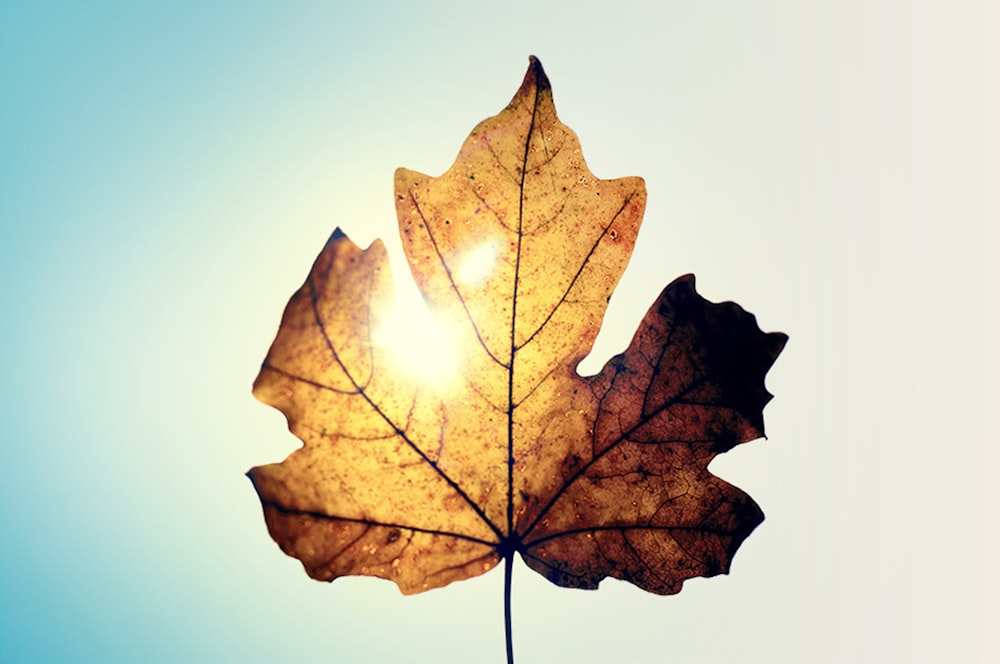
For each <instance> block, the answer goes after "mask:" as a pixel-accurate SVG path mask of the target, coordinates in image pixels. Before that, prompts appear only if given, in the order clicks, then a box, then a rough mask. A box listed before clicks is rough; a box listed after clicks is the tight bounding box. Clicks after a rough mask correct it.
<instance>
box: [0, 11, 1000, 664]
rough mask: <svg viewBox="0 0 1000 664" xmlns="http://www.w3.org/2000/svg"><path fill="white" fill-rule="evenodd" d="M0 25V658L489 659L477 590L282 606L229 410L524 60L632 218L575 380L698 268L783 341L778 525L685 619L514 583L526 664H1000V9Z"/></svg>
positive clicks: (489, 610) (270, 430) (689, 592)
mask: <svg viewBox="0 0 1000 664" xmlns="http://www.w3.org/2000/svg"><path fill="white" fill-rule="evenodd" d="M998 7H1000V6H998V5H997V4H996V3H990V2H984V3H975V2H956V3H948V2H939V3H930V2H878V1H876V2H863V3H861V2H816V3H795V2H758V3H752V4H751V3H688V2H661V3H652V2H650V3H625V2H622V3H614V4H612V3H600V4H597V3H595V4H589V3H568V2H567V3H539V4H534V5H528V4H522V5H517V4H512V5H506V4H501V3H466V4H458V3H427V4H418V3H395V4H380V3H364V4H362V3H356V4H351V3H326V4H324V3H287V4H284V3H283V4H277V3H238V2H202V3H195V2H190V3H180V2H157V1H152V0H151V1H146V2H138V3H124V2H123V3H109V2H86V3H83V2H58V3H53V2H11V1H9V0H0V229H2V230H0V317H2V327H0V348H2V349H3V361H2V364H3V370H2V371H0V427H2V428H0V469H2V470H0V520H2V523H0V660H3V661H11V662H18V661H26V662H27V661H95V662H115V661H123V662H132V661H144V662H160V661H164V662H168V661H169V662H173V661H233V662H237V661H239V662H242V661H248V662H256V661H260V662H267V661H290V662H301V661H342V662H348V661H357V662H371V661H427V662H438V661H487V662H498V661H501V660H502V657H503V629H502V611H501V609H502V598H501V586H502V574H499V573H491V574H488V575H485V576H482V577H479V578H476V579H473V580H470V581H466V582H462V583H458V584H454V585H452V586H449V587H447V588H445V589H442V590H436V591H433V592H429V593H426V594H423V595H418V596H413V597H405V598H404V597H402V596H401V595H400V594H399V593H398V591H397V590H396V588H395V586H393V585H392V584H389V583H387V582H383V581H379V580H375V579H367V578H351V579H342V580H338V581H337V582H336V583H334V584H332V585H326V584H320V583H316V582H314V581H311V580H309V579H308V578H307V577H306V576H305V574H304V573H303V572H302V571H301V567H300V565H299V564H298V562H297V561H295V560H292V559H290V558H287V557H285V556H284V555H283V554H281V552H280V551H279V550H278V549H277V547H276V546H275V545H274V544H273V543H272V542H271V540H270V538H269V537H268V535H267V532H266V529H265V527H264V524H263V519H262V518H261V514H260V508H259V505H258V502H257V499H256V497H255V494H254V492H253V490H252V488H251V486H250V483H249V482H248V481H247V480H246V479H245V478H244V476H243V473H244V472H245V471H246V470H247V469H248V468H249V467H251V466H253V465H256V464H260V463H264V462H269V461H274V460H278V459H281V458H283V457H284V456H285V454H287V452H289V451H290V450H291V449H293V448H294V447H295V445H296V443H295V441H294V439H293V438H292V437H291V436H290V434H288V432H287V430H286V428H285V424H284V421H283V418H282V416H281V415H280V414H279V413H277V412H276V411H273V410H272V409H269V408H267V407H265V406H263V405H261V404H259V403H257V402H255V401H254V400H253V399H252V397H251V396H250V391H249V390H250V384H251V382H252V381H253V378H254V377H255V375H256V373H257V369H258V367H259V362H260V360H261V358H262V357H263V355H264V353H265V352H266V349H267V347H268V345H269V344H270V341H271V339H272V337H273V334H274V332H275V330H276V327H277V324H278V320H279V317H280V314H281V311H282V309H283V307H284V304H285V302H286V300H287V298H288V296H289V295H290V294H291V293H292V291H293V290H294V289H295V288H296V287H297V286H298V285H299V284H300V283H301V281H302V279H303V278H304V276H305V274H306V272H307V271H308V268H309V266H310V264H311V262H312V260H313V258H314V257H315V255H316V253H317V252H318V251H319V250H320V248H321V247H322V246H323V242H324V241H325V240H326V238H327V236H328V235H329V233H330V232H331V230H332V229H333V228H334V227H335V226H338V225H339V226H341V227H343V228H344V229H345V231H346V232H347V233H348V234H349V235H350V236H351V237H352V238H353V239H354V240H355V241H356V242H358V243H359V244H361V245H363V246H364V245H367V244H368V243H369V242H370V241H371V240H373V239H374V238H376V237H382V238H384V239H385V240H386V241H387V244H388V245H389V247H390V249H391V251H392V258H393V261H394V263H393V264H394V269H395V270H396V272H397V273H399V272H402V271H403V267H402V266H403V263H402V262H401V257H400V252H399V249H398V241H397V239H396V234H395V233H396V231H395V225H394V224H395V221H394V210H393V204H392V203H393V202H392V195H391V183H392V174H393V170H394V169H395V168H396V167H397V166H404V165H405V166H407V167H410V168H414V169H417V170H422V171H424V172H428V173H433V174H436V173H440V172H442V171H443V170H444V169H445V168H447V166H448V165H449V164H450V162H451V160H452V159H453V158H454V156H455V154H456V153H457V151H458V148H459V146H460V144H461V142H462V140H463V139H464V138H465V136H466V135H467V133H468V132H469V130H470V129H471V128H472V127H473V126H474V125H475V124H476V123H477V122H478V121H479V120H481V119H483V118H485V117H486V116H488V115H492V114H494V113H496V112H498V111H499V110H500V109H501V108H502V107H503V106H504V105H505V104H506V102H507V101H508V100H509V98H510V96H511V95H512V94H513V92H514V90H515V89H516V88H517V86H518V84H519V82H520V80H521V77H522V75H523V72H524V69H525V67H526V66H527V56H528V54H530V53H534V54H537V55H538V56H539V57H540V58H541V60H542V62H543V63H544V64H545V67H546V70H547V72H548V74H549V76H550V77H551V79H552V82H553V87H554V92H555V100H556V104H557V107H558V108H559V111H560V115H561V117H562V119H563V120H564V121H565V122H566V123H567V124H568V125H570V126H571V127H572V128H573V129H575V130H576V131H577V133H578V134H579V135H580V138H581V141H582V144H583V147H584V151H585V155H586V157H587V159H588V162H589V164H590V167H591V168H592V170H593V171H595V172H596V173H597V174H598V176H600V177H605V178H607V177H617V176H623V175H633V174H634V175H642V176H643V177H644V178H645V179H646V182H647V185H648V189H649V205H648V209H647V214H646V221H645V225H644V227H643V230H642V233H641V235H640V237H639V242H638V245H637V248H636V251H635V255H634V258H633V262H632V264H631V265H630V267H629V270H628V272H627V273H626V275H625V277H624V278H623V280H622V282H621V285H620V287H619V291H618V293H617V294H616V295H615V297H614V299H613V300H612V303H611V307H610V309H609V312H608V318H607V321H606V326H605V329H604V330H603V331H602V334H601V336H600V338H599V340H598V344H597V347H596V348H595V351H594V354H593V358H592V360H589V361H588V362H587V364H586V366H585V368H586V369H588V370H591V371H592V370H596V368H597V367H599V366H600V365H601V364H602V363H603V361H604V359H605V358H607V357H608V356H610V355H611V354H613V353H615V352H618V351H620V350H621V349H622V348H623V347H624V345H625V344H626V343H627V341H628V339H629V338H630V336H631V334H632V331H633V330H634V329H635V326H636V324H637V322H638V320H639V318H640V317H641V315H642V313H643V312H644V311H645V309H646V307H647V306H648V305H649V303H651V302H652V301H653V299H654V298H655V296H656V294H657V293H658V292H659V290H660V289H661V288H662V287H663V286H664V285H665V284H666V283H667V282H669V281H670V280H672V279H673V278H674V277H675V276H677V275H680V274H682V273H685V272H689V271H690V272H695V273H696V274H697V275H698V279H699V288H700V290H701V291H702V292H703V293H704V294H705V295H706V296H707V297H709V298H711V299H715V300H722V299H734V300H736V301H738V302H740V303H741V304H743V305H744V306H746V307H747V308H748V309H750V310H751V311H753V312H754V313H756V314H757V315H758V319H759V321H760V322H761V324H762V326H763V327H764V328H765V329H769V330H775V329H781V330H783V331H786V332H788V333H789V334H790V335H791V341H790V343H789V345H788V347H787V349H786V351H785V353H784V354H783V355H782V357H781V358H780V360H779V361H778V363H777V365H776V367H775V368H774V370H773V371H772V372H771V374H770V375H769V377H768V386H769V388H770V389H771V391H772V392H774V393H775V394H776V395H777V398H776V399H775V400H774V401H773V402H772V403H771V404H770V405H769V406H768V408H767V410H766V418H767V422H768V434H769V440H767V441H766V442H757V443H753V444H750V445H746V446H743V447H741V448H739V449H737V450H734V451H733V452H731V453H730V454H727V455H725V458H720V459H718V460H717V461H716V462H715V463H714V464H713V470H714V471H715V472H716V473H718V474H720V475H722V476H723V477H725V478H726V479H728V480H729V481H731V482H733V483H735V484H737V485H738V486H740V487H742V488H744V489H745V490H747V491H748V492H749V493H750V494H751V495H753V496H754V497H755V498H756V499H757V500H758V501H759V502H760V504H761V505H762V506H763V508H764V510H765V512H766V513H767V517H768V520H767V521H766V522H765V523H764V525H763V526H762V527H761V528H760V529H759V530H758V531H757V532H756V533H754V535H753V536H752V537H751V538H750V539H749V540H748V541H747V542H746V544H745V545H744V547H743V549H742V550H741V551H740V553H739V555H738V556H737V558H736V561H735V564H734V567H733V572H732V575H731V576H728V577H719V578H715V579H709V580H694V581H691V582H689V583H688V584H687V585H686V586H685V590H684V591H683V593H681V594H680V595H678V596H675V597H668V598H664V597H657V596H654V595H648V594H645V593H642V592H641V591H638V590H636V589H634V588H632V587H630V586H627V585H624V584H621V583H616V582H613V581H607V582H605V583H604V585H603V586H602V588H601V590H600V591H598V592H583V591H570V590H564V589H559V588H556V587H554V586H551V585H549V584H548V583H547V582H546V581H544V580H543V579H542V578H541V577H539V576H537V575H535V574H533V573H531V572H529V571H528V570H527V569H526V568H525V567H524V566H523V565H520V564H519V566H518V568H517V569H516V570H515V577H514V599H513V601H514V630H515V639H516V642H515V647H516V653H517V657H518V661H519V662H525V663H527V662H544V661H579V662H605V661H637V662H638V661H646V662H653V661H674V662H700V661H704V662H716V661H718V662H733V661H740V662H797V661H824V662H826V661H829V662H853V661H900V662H903V661H906V662H916V661H958V660H962V661H976V660H981V661H995V660H997V659H1000V648H998V645H997V642H996V637H995V636H993V634H994V631H993V630H994V629H995V624H994V622H995V619H996V615H997V605H996V601H997V599H996V598H997V597H998V596H1000V578H998V572H997V568H996V565H995V561H994V553H995V551H996V545H997V543H998V542H997V535H996V527H995V524H996V508H997V503H998V501H997V498H996V492H995V490H994V489H993V485H994V484H995V481H996V472H997V470H996V469H997V468H998V462H1000V454H998V450H997V447H998V446H997V434H996V426H995V419H996V416H995V408H996V403H997V398H998V396H1000V391H998V387H997V382H996V378H995V377H996V375H997V370H998V369H1000V366H998V364H1000V363H998V352H997V346H996V343H995V340H996V339H997V338H1000V329H998V321H997V314H996V299H997V296H996V289H997V286H998V285H1000V279H998V269H997V266H996V257H995V255H996V250H997V247H998V240H1000V234H998V231H997V225H998V220H1000V203H998V183H1000V161H998V160H1000V157H998V155H1000V134H998V123H997V118H998V117H1000V91H998V81H1000V75H998V71H997V69H998V63H1000V48H998V45H997V44H998V42H997V39H996V35H997V34H998V33H1000V11H998Z"/></svg>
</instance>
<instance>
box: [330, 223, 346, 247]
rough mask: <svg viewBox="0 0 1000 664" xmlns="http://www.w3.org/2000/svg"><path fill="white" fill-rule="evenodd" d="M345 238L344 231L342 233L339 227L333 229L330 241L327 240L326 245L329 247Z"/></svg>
mask: <svg viewBox="0 0 1000 664" xmlns="http://www.w3.org/2000/svg"><path fill="white" fill-rule="evenodd" d="M346 237H347V233H345V232H344V231H342V230H341V229H340V226H337V227H336V228H334V229H333V232H332V233H330V239H329V240H327V241H326V243H327V245H330V244H333V243H334V242H336V241H337V240H343V239H345V238H346Z"/></svg>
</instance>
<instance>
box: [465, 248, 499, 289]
mask: <svg viewBox="0 0 1000 664" xmlns="http://www.w3.org/2000/svg"><path fill="white" fill-rule="evenodd" d="M496 262H497V248H496V245H495V244H493V243H492V242H486V243H484V244H481V245H479V246H478V247H474V248H472V249H470V250H468V251H466V252H465V253H464V254H462V255H461V256H460V257H459V260H458V267H457V268H456V269H455V272H454V277H455V281H456V282H458V283H460V284H462V285H464V286H478V285H480V284H482V283H483V282H484V281H486V278H487V277H489V276H490V273H491V272H493V267H494V265H495V264H496Z"/></svg>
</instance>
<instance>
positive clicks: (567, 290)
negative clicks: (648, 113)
mask: <svg viewBox="0 0 1000 664" xmlns="http://www.w3.org/2000/svg"><path fill="white" fill-rule="evenodd" d="M395 190H396V207H397V212H398V216H399V227H400V232H401V236H402V239H403V244H404V248H405V251H406V255H407V258H408V260H409V263H410V268H411V270H412V272H413V277H414V279H415V280H416V283H417V285H418V286H419V288H420V290H421V291H422V292H423V294H424V296H425V297H426V299H427V301H428V303H429V305H430V306H431V308H432V309H433V311H434V312H435V313H436V315H437V316H438V318H440V319H443V320H447V321H450V322H451V324H452V328H451V329H452V336H451V337H450V339H449V342H448V348H449V350H450V351H451V352H454V353H456V354H457V357H458V358H459V363H460V364H459V366H460V367H461V368H462V373H461V375H460V377H459V378H458V379H457V380H456V381H455V382H454V384H452V385H450V386H447V387H445V388H442V387H440V386H436V385H433V384H430V383H429V382H427V381H423V380H421V379H420V377H419V376H413V375H412V374H411V373H408V372H406V371H402V370H400V368H399V367H398V366H397V363H396V361H395V358H394V356H393V355H392V353H391V352H390V350H388V349H387V348H386V347H385V346H384V344H382V343H380V336H379V334H380V330H381V329H382V326H384V325H386V324H387V321H388V320H389V316H390V314H391V310H392V298H393V292H392V282H391V279H390V275H389V269H388V265H387V260H386V254H385V250H384V248H383V246H382V244H381V243H380V242H378V241H376V242H375V243H373V244H372V245H371V246H370V247H369V248H368V249H367V250H364V251H362V250H361V249H359V248H358V247H357V246H356V245H354V244H353V243H352V242H351V241H350V240H348V239H347V237H346V236H345V235H343V233H341V232H340V231H339V230H338V231H335V232H334V234H333V236H332V237H331V238H330V240H329V242H328V243H327V245H326V247H325V248H324V249H323V251H322V253H320V255H319V257H318V258H317V259H316V262H315V264H314V265H313V268H312V271H311V272H310V273H309V276H308V278H307V279H306V282H305V283H304V284H303V285H302V287H301V288H300V289H299V290H298V291H297V292H296V293H295V294H294V295H293V296H292V298H291V301H290V302H289V303H288V306H287V308H286V310H285V314H284V317H283V319H282V322H281V327H280V329H279V331H278V335H277V338H276V339H275V341H274V343H273V345H272V346H271V349H270V352H269V353H268V355H267V359H266V360H265V361H264V364H263V367H262V369H261V372H260V375H259V376H258V378H257V380H256V382H255V384H254V394H255V395H256V396H257V398H258V399H260V400H261V401H263V402H264V403H267V404H269V405H271V406H274V407H275V408H277V409H279V410H280V411H282V412H283V413H284V414H285V415H286V416H287V418H288V425H289V429H290V430H291V431H292V433H294V434H295V435H296V436H298V437H299V438H300V439H301V440H302V441H303V443H304V445H303V447H301V448H300V449H298V450H297V451H295V452H293V453H292V454H291V455H290V456H289V457H288V458H287V459H286V460H285V461H284V462H283V463H280V464H272V465H267V466H260V467H257V468H254V469H252V470H251V471H250V473H249V475H250V478H251V480H252V481H253V483H254V486H255V487H256V489H257V492H258V493H259V495H260V499H261V502H262V503H263V507H264V514H265V518H266V521H267V526H268V529H269V530H270V533H271V535H272V537H273V538H274V539H275V540H276V541H277V542H278V544H279V545H280V546H281V548H282V549H283V550H284V551H285V552H286V553H287V554H289V555H291V556H294V557H296V558H298V559H299V560H301V561H302V563H303V565H304V566H305V569H306V571H307V572H308V573H309V575H310V576H312V577H314V578H316V579H321V580H332V579H335V578H337V577H340V576H344V575H350V574H367V575H373V576H379V577H383V578H386V579H391V580H392V581H394V582H395V583H396V584H398V585H399V587H400V589H401V590H402V591H403V592H404V593H415V592H420V591H423V590H427V589H429V588H435V587H439V586H443V585H445V584H447V583H450V582H452V581H457V580H460V579H466V578H469V577H472V576H476V575H478V574H482V573H484V572H486V571H488V570H490V569H492V568H493V567H495V566H496V565H497V564H498V563H499V562H500V561H501V560H502V559H504V560H505V561H506V573H507V577H506V584H505V587H506V589H507V596H508V607H509V588H510V569H511V568H510V563H511V560H512V558H513V556H514V554H515V553H520V554H521V556H522V558H523V559H524V561H525V562H526V563H527V564H528V566H529V567H531V568H532V569H534V570H536V571H537V572H539V573H541V574H543V575H545V576H546V577H547V578H549V579H550V580H551V581H553V582H554V583H557V584H559V585H561V586H568V587H576V588H596V587H597V585H598V583H599V582H600V581H601V579H603V578H604V577H607V576H612V577H617V578H620V579H624V580H626V581H629V582H631V583H634V584H635V585H637V586H639V587H640V588H643V589H645V590H648V591H651V592H655V593H661V594H670V593H676V592H678V591H679V590H680V588H681V584H682V582H683V581H684V580H685V579H687V578H690V577H694V576H712V575H715V574H719V573H724V572H726V571H728V569H729V564H730V560H731V558H732V556H733V554H734V552H735V551H736V549H737V548H738V547H739V546H740V543H741V542H742V541H743V540H744V539H745V538H746V537H747V535H749V533H750V532H751V531H752V530H753V529H754V528H755V527H756V526H757V525H758V524H759V523H760V521H761V520H762V519H763V515H762V513H761V511H760V509H759V508H758V507H757V505H756V504H755V503H754V502H753V500H751V499H750V497H749V496H747V495H746V494H744V493H743V492H742V491H740V490H739V489H737V488H735V487H733V486H731V485H729V484H727V483H726V482H723V481H722V480H720V479H719V478H717V477H715V476H714V475H712V474H711V473H709V472H708V470H707V466H708V464H709V462H710V461H711V460H712V459H713V457H714V456H715V455H716V454H719V453H721V452H725V451H726V450H728V449H730V448H731V447H733V446H734V445H736V444H738V443H742V442H745V441H749V440H752V439H755V438H759V437H761V436H763V434H764V425H763V417H762V409H763V407H764V405H765V404H766V403H767V401H768V400H769V399H770V398H771V396H770V395H769V394H768V392H767V391H766V390H765V388H764V376H765V374H766V373H767V371H768V369H769V368H770V366H771V364H772V363H773V362H774V360H775V358H776V357H777V356H778V353H779V352H780V351H781V349H782V347H783V346H784V343H785V340H786V337H785V335H783V334H780V333H770V334H765V333H763V332H761V330H760V329H759V328H758V327H757V323H756V321H755V319H754V317H753V316H752V315H751V314H748V313H747V312H745V311H744V310H743V309H741V308H740V307H739V306H737V305H736V304H733V303H722V304H713V303H710V302H708V301H706V300H704V299H703V298H702V297H701V296H699V295H698V294H697V293H696V292H695V288H694V278H693V277H692V276H685V277H681V278H680V279H678V280H676V281H675V282H673V283H672V284H670V285H669V286H668V287H667V288H666V289H665V290H664V291H663V293H662V294H661V295H660V297H659V299H658V300H657V301H656V302H655V303H654V304H653V306H652V307H651V308H650V309H649V311H648V313H647V314H646V316H645V318H644V319H643V321H642V323H641V324H640V326H639V330H638V332H637V333H636V335H635V337H634V339H633V340H632V342H631V344H630V345H629V347H628V349H627V350H626V351H625V352H624V353H622V354H621V355H618V356H616V357H614V358H612V359H611V360H610V361H609V362H608V363H607V364H606V365H605V367H604V369H603V370H602V371H601V372H600V373H599V374H597V375H596V376H592V377H581V376H580V375H578V374H577V372H576V366H577V364H578V363H579V362H580V360H582V359H583V358H584V357H585V356H586V355H587V353H588V352H589V351H590V348H591V345H592V343H593V341H594V338H595V337H596V335H597V332H598V329H599V328H600V324H601V320H602V317H603V315H604V311H605V308H606V306H607V302H608V298H609V297H610V295H611V292H612V290H613V289H614V287H615V284H616V283H617V281H618V279H619V277H620V275H621V274H622V272H623V271H624V269H625V265H626V263H627V262H628V259H629V255H630V254H631V251H632V247H633V244H634V242H635V238H636V234H637V232H638V229H639V223H640V220H641V217H642V213H643V208H644V205H645V187H644V185H643V182H642V180H641V179H640V178H622V179H618V180H599V179H597V178H596V177H594V175H593V174H592V173H591V172H590V171H589V170H587V167H586V165H585V163H584V160H583V157H582V155H581V152H580V145H579V143H578V141H577V139H576V136H575V135H574V134H573V132H572V131H571V130H569V129H568V128H567V127H566V126H564V125H563V124H561V123H560V122H559V120H558V118H557V117H556V112H555V107H554V106H553V103H552V92H551V88H550V86H549V82H548V79H547V78H546V76H545V74H544V72H543V71H542V67H541V65H540V64H539V62H538V61H537V60H536V59H534V58H532V59H531V64H530V66H529V68H528V72H527V74H526V76H525V78H524V82H523V84H522V85H521V87H520V89H519V90H518V91H517V93H516V94H515V95H514V98H513V99H512V100H511V102H510V104H509V105H508V106H507V108H505V109H504V110H503V111H502V112H501V113H500V114H499V115H496V116H495V117H492V118H489V119H487V120H485V121H484V122H482V123H480V124H479V125H478V126H477V127H476V128H475V129H474V130H473V131H472V134H471V135H470V136H469V138H468V139H467V140H466V141H465V144H464V145H463V147H462V150H461V152H460V153H459V155H458V158H457V160H456V161H455V164H454V165H453V166H452V167H451V168H450V169H449V170H448V171H447V172H446V173H444V174H443V175H442V176H440V177H437V178H433V177H429V176H426V175H422V174H420V173H416V172H414V171H409V170H405V169H400V170H398V171H397V172H396V183H395ZM509 654H510V650H509V610H508V655H509Z"/></svg>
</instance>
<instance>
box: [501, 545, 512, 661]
mask: <svg viewBox="0 0 1000 664" xmlns="http://www.w3.org/2000/svg"><path fill="white" fill-rule="evenodd" d="M513 571H514V552H513V551H508V552H507V555H505V556H504V567H503V627H504V636H506V637H507V664H514V638H513V633H512V632H511V626H510V581H511V576H512V573H513Z"/></svg>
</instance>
